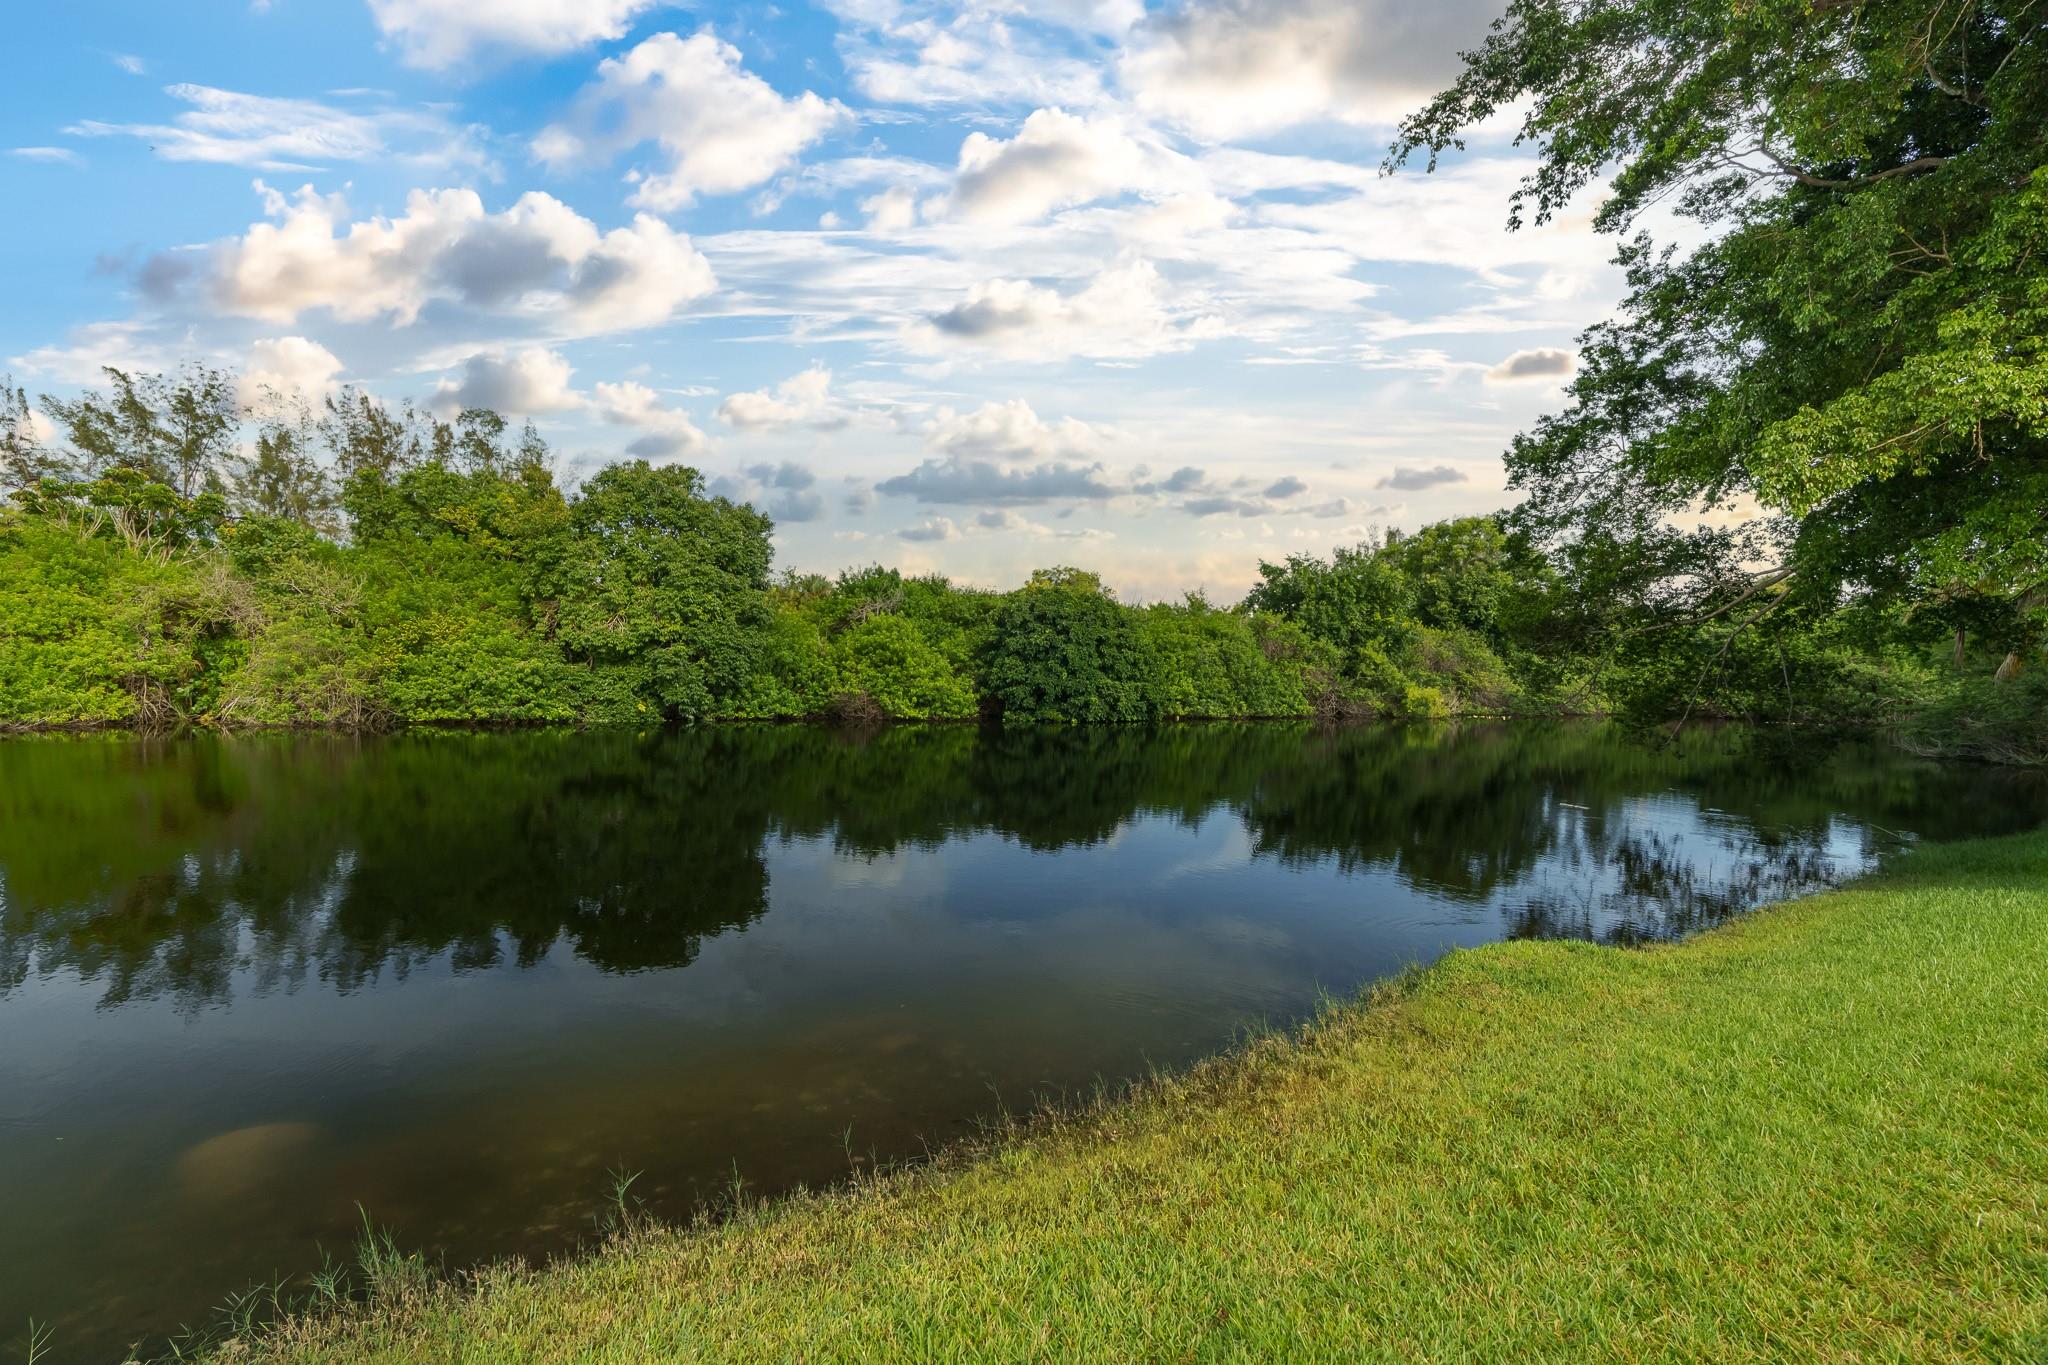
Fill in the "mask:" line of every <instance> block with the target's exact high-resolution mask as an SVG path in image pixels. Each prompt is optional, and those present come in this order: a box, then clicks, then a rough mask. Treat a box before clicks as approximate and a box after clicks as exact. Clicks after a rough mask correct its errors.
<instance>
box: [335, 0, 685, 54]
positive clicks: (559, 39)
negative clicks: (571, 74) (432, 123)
mask: <svg viewBox="0 0 2048 1365" xmlns="http://www.w3.org/2000/svg"><path fill="white" fill-rule="evenodd" d="M654 3H655V0H370V17H371V18H373V19H375V20H376V22H377V28H378V30H379V31H380V32H382V33H383V34H384V36H385V37H387V38H390V39H391V40H392V41H394V42H396V43H397V44H398V48H399V51H400V52H401V53H402V54H403V55H404V57H405V60H406V61H407V62H409V63H410V64H412V65H414V66H425V67H446V66H453V65H454V64H456V63H457V62H460V61H461V60H463V59H464V58H465V57H468V56H469V55H470V54H471V53H473V52H475V51H478V50H479V49H489V48H504V49H511V50H517V51H522V52H533V53H539V54H541V55H552V54H555V53H561V52H568V51H571V50H573V49H575V48H579V47H584V46H587V45H588V44H590V43H597V42H607V41H609V40H611V39H613V38H617V37H620V36H621V35H623V34H624V33H625V31H626V26H627V25H628V24H629V23H631V22H632V20H633V17H634V16H635V15H637V14H639V13H640V12H641V11H642V10H645V9H648V8H651V7H652V6H653V5H654Z"/></svg>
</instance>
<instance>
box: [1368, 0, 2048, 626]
mask: <svg viewBox="0 0 2048 1365" xmlns="http://www.w3.org/2000/svg"><path fill="white" fill-rule="evenodd" d="M2036 8H2037V7H2036V6H2035V5H2034V4H2033V3H2032V0H1961V3H1951V2H1950V0H1883V2H1882V3H1857V4H1838V3H1814V2H1813V0H1760V2H1759V3H1752V4H1744V5H1737V6H1721V7H1712V8H1709V9H1706V10H1702V9H1701V7H1699V6H1697V5H1692V4H1687V3H1683V0H1571V2H1570V3H1566V2H1565V0H1512V3H1510V4H1509V6H1508V8H1507V13H1506V16H1505V17H1504V18H1503V20H1502V21H1501V22H1500V24H1499V25H1497V26H1496V28H1495V31H1494V33H1493V34H1492V36H1491V37H1490V38H1489V39H1488V40H1487V42H1486V43H1485V44H1484V45H1483V46H1482V47H1480V48H1479V49H1478V50H1477V51H1475V52H1474V53H1472V54H1471V55H1470V57H1469V59H1468V64H1467V67H1466V69H1465V71H1464V73H1463V75H1462V76H1461V77H1460V78H1459V79H1458V81H1457V83H1456V84H1455V85H1454V86H1453V87H1452V88H1451V89H1450V90H1448V91H1446V92H1445V93H1444V94H1442V95H1441V96H1439V97H1438V98H1437V99H1436V100H1435V101H1434V102H1433V103H1431V104H1430V105H1429V107H1428V108H1426V109H1425V110H1423V111H1422V112H1420V113H1419V114H1417V115H1416V116H1414V117H1413V118H1411V119H1410V120H1409V121H1408V122H1407V123H1406V125H1405V126H1404V128H1403V130H1402V133H1401V136H1400V138H1399V140H1398V141H1397V142H1396V144H1395V147H1394V150H1393V155H1392V158H1391V160H1392V162H1394V163H1399V162H1400V161H1402V160H1404V159H1406V158H1407V157H1408V156H1410V155H1411V154H1413V153H1415V152H1417V151H1426V152H1427V153H1428V155H1429V158H1430V160H1431V163H1432V164H1434V162H1435V159H1436V157H1437V155H1438V154H1439V153H1441V152H1443V151H1445V150H1447V149H1449V148H1451V147H1454V146H1455V145H1457V143H1458V139H1459V136H1460V134H1461V131H1462V130H1463V129H1465V128H1469V127H1471V126H1473V125H1474V124H1476V123H1478V122H1479V121H1481V120H1483V119H1486V118H1488V117H1491V116H1493V115H1495V114H1497V113H1499V112H1502V111H1505V110H1508V109H1510V108H1513V109H1516V110H1517V111H1518V113H1519V115H1520V117H1521V121H1522V137H1523V138H1524V140H1526V141H1529V142H1532V143H1534V144H1536V146H1537V148H1538V152H1539V160H1538V166H1537V169H1536V171H1535V172H1534V173H1533V174H1532V175H1531V176H1530V177H1529V179H1528V180H1527V181H1526V182H1525V183H1524V185H1523V188H1522V190H1521V192H1520V193H1519V194H1518V195H1517V196H1516V199H1515V203H1514V206H1513V209H1512V212H1511V221H1514V222H1517V223H1519V221H1520V220H1521V216H1522V214H1523V213H1524V211H1525V210H1528V209H1533V212H1534V216H1535V218H1536V220H1537V221H1539V222H1540V221H1542V220H1543V219H1544V218H1547V217H1549V216H1551V215H1553V214H1554V213H1556V212H1558V211H1559V210H1561V209H1562V208H1563V207H1564V206H1565V204H1566V203H1567V202H1568V201H1569V200H1570V199H1571V198H1572V196H1573V195H1574V194H1575V193H1577V192H1578V191H1579V190H1580V189H1582V188H1583V187H1584V186H1585V185H1586V184H1587V183H1588V182H1589V181H1591V180H1592V179H1593V178H1594V177H1596V176H1598V175H1602V174H1606V173H1608V172H1609V171H1610V170H1611V171H1613V173H1614V180H1613V186H1612V192H1611V194H1610V195H1609V196H1608V197H1607V198H1606V199H1605V201H1604V202H1603V203H1602V205H1601V206H1600V208H1599V211H1598V215H1597V222H1598V223H1599V224H1600V225H1601V226H1602V227H1604V228H1606V229H1608V230H1611V231H1622V230H1624V229H1626V228H1627V227H1628V226H1629V225H1630V224H1631V223H1633V222H1635V221H1636V220H1637V219H1638V218H1639V216H1640V215H1641V214H1642V213H1643V212H1644V211H1645V210H1646V209H1648V208H1649V207H1650V206H1652V205H1653V204H1656V203H1658V202H1660V201H1665V202H1671V203H1673V204H1675V205H1676V207H1677V208H1678V209H1679V211H1680V212H1681V213H1684V214H1687V215H1690V216H1692V217H1694V218H1696V219H1699V220H1700V221H1701V222H1702V223H1704V224H1706V225H1707V226H1708V228H1709V230H1710V235H1709V237H1708V240H1707V241H1706V243H1705V244H1704V245H1702V246H1700V247H1698V248H1697V249H1695V250H1693V251H1691V252H1690V253H1678V252H1675V251H1663V252H1660V251H1658V250H1657V249H1655V247H1654V246H1653V245H1652V244H1651V243H1650V241H1649V240H1648V238H1647V237H1646V236H1640V235H1639V236H1636V237H1634V238H1631V239H1630V240H1628V241H1627V242H1625V243H1624V245H1623V246H1622V248H1621V251H1620V256H1619V260H1620V262H1621V263H1622V264H1623V265H1624V266H1625V267H1626V269H1627V271H1628V275H1629V280H1630V293H1629V296H1628V298H1627V300H1626V303H1625V305H1624V308H1623V312H1622V315H1621V316H1620V317H1619V318H1617V319H1615V320H1613V321H1610V322H1607V323H1603V324H1601V325H1599V326H1597V327H1594V328H1593V329H1591V330H1590V331H1589V332H1588V333H1587V334H1586V335H1585V337H1584V338H1583V343H1582V351H1581V359H1582V362H1583V363H1582V369H1581V372H1580V374H1579V376H1578V377H1577V378H1576V380H1574V382H1573V383H1572V386H1571V389H1570V396H1571V402H1570V406H1569V407H1568V408H1567V409H1566V410H1565V411H1564V412H1563V413H1561V414H1559V415H1557V416H1555V417H1552V418H1548V419H1546V420H1544V421H1543V422H1541V423H1539V424H1538V425H1537V427H1536V428H1535V430H1534V431H1533V432H1531V433H1529V434H1528V435H1526V436H1525V437H1523V438H1521V439H1520V440H1518V441H1517V442H1516V443H1515V446H1514V448H1513V449H1512V450H1511V451H1510V453H1509V457H1508V464H1509V470H1510V473H1511V477H1512V481H1513V483H1514V485H1515V486H1516V487H1519V488H1523V489H1526V490H1527V491H1528V493H1529V500H1528V502H1527V503H1526V504H1525V506H1524V508H1523V509H1522V510H1521V511H1520V512H1519V513H1518V521H1519V522H1520V523H1521V524H1522V525H1524V526H1526V527H1527V528H1528V529H1529V530H1530V531H1531V533H1532V534H1534V535H1535V536H1537V537H1538V538H1540V539H1541V540H1543V541H1544V542H1545V543H1546V544H1548V545H1550V546H1552V547H1553V548H1557V549H1558V550H1559V551H1560V553H1562V554H1567V555H1571V554H1574V553H1576V554H1577V558H1578V564H1577V567H1578V570H1579V573H1580V581H1579V583H1578V590H1579V591H1580V592H1581V593H1582V594H1583V595H1585V596H1586V597H1589V598H1592V599H1595V600H1598V601H1600V602H1602V603H1604V604H1605V612H1606V614H1607V615H1608V616H1609V617H1610V619H1620V620H1622V621H1624V622H1626V623H1627V626H1628V628H1630V629H1658V630H1663V631H1670V632H1673V635H1672V637H1671V638H1678V637H1679V636H1682V635H1685V634H1694V635H1698V636H1700V637H1701V638H1702V640H1703V642H1704V643H1705V645H1706V647H1707V648H1709V649H1721V648H1724V647H1728V642H1729V640H1730V638H1731V637H1733V636H1735V635H1738V634H1747V633H1755V632H1757V631H1759V630H1771V631H1776V632H1778V633H1779V634H1780V636H1781V637H1782V636H1789V635H1797V634H1799V633H1800V632H1801V631H1802V630H1804V629H1810V628H1811V627H1812V625H1813V624H1814V621H1815V619H1816V618H1817V617H1820V616H1825V615H1827V614H1830V613H1833V612H1835V611H1837V610H1843V609H1847V610H1852V611H1865V612H1870V613H1874V614H1878V615H1885V614H1888V613H1891V614H1896V613H1901V612H1903V613H1908V614H1910V615H1912V616H1914V617H1915V618H1917V619H1918V620H1920V621H1922V622H1940V621H1942V620H1944V619H1947V620H1949V621H1950V622H1951V623H1952V626H1953V628H1964V622H1965V618H1982V617H1984V616H1986V615H1987V614H1988V615H1990V616H1993V617H1995V618H1999V619H2000V625H2001V628H2002V629H2003V630H2005V631H2006V633H2007V634H2008V635H2026V636H2030V637H2031V642H2033V643H2037V642H2038V638H2039V633H2040V629H2041V627H2042V624H2043V616H2044V613H2048V592H2044V591H2043V589H2044V586H2048V342H2044V338H2048V28H2044V26H2043V25H2042V23H2041V18H2040V16H2039V15H2038V13H2036V12H2035V11H2036ZM1752 502H1754V503H1755V504H1760V506H1761V507H1762V509H1763V510H1764V512H1765V513H1766V514H1768V515H1767V516H1766V518H1765V519H1763V520H1760V521H1756V522H1754V523H1752V524H1751V525H1750V526H1748V527H1747V528H1746V529H1744V530H1743V531H1741V532H1731V531H1728V530H1716V529H1712V528H1710V527H1707V526H1701V527H1699V528H1698V529H1696V530H1693V531H1690V532H1680V531H1678V530H1675V529H1674V527H1675V526H1677V525H1680V524H1683V523H1685V522H1688V521H1692V520H1696V519H1697V517H1698V514H1699V513H1700V512H1702V511H1703V510H1709V509H1720V510H1723V511H1730V510H1733V511H1737V512H1739V511H1741V510H1742V509H1743V508H1745V507H1746V506H1749V505H1750V504H1751V503H1752ZM1802 610H1804V611H1805V612H1806V613H1808V619H1807V621H1806V622H1805V623H1803V624H1802V623H1799V622H1791V623H1786V622H1784V621H1783V619H1782V618H1784V617H1785V616H1787V615H1796V614H1798V613H1799V612H1800V611H1802ZM1630 618H1634V619H1630ZM1740 647H1741V646H1735V648H1740ZM2012 647H2014V648H2018V647H2019V646H2018V645H2017V644H2015V645H2014V646H2012ZM1673 652H1674V653H1683V652H1684V651H1683V650H1677V651H1673Z"/></svg>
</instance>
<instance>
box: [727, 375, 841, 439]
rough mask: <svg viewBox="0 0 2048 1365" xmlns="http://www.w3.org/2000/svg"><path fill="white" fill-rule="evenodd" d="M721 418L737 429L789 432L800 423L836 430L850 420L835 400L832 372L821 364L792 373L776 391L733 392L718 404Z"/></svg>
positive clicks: (816, 427) (775, 388)
mask: <svg viewBox="0 0 2048 1365" xmlns="http://www.w3.org/2000/svg"><path fill="white" fill-rule="evenodd" d="M718 417H719V420H720V421H722V422H724V423H725V424H726V425H727V426H729V427H732V428H733V429H735V430H737V431H786V430H788V429H789V428H791V427H797V426H806V427H810V428H812V429H813V430H817V431H834V430H837V429H838V428H840V427H843V426H845V425H846V423H847V420H848V419H847V416H846V414H845V413H844V412H843V411H841V410H840V409H839V408H838V407H836V406H835V405H834V403H833V402H832V372H831V371H830V370H827V369H823V368H819V367H813V368H811V369H808V370H805V371H804V372H803V373H802V374H799V375H792V376H791V377H790V378H788V379H785V380H783V381H782V382H781V383H780V384H777V385H776V386H775V387H774V389H772V390H769V389H759V390H755V391H753V392H748V393H735V394H730V395H728V396H727V398H726V400H725V401H724V402H723V403H720V404H719V405H718Z"/></svg>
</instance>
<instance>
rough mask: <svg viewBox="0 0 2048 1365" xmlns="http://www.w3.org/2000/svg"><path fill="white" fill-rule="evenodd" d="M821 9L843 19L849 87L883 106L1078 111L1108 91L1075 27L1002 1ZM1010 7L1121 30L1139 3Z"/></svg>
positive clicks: (870, 3) (831, 1)
mask: <svg viewBox="0 0 2048 1365" xmlns="http://www.w3.org/2000/svg"><path fill="white" fill-rule="evenodd" d="M827 7H828V8H829V9H831V10H832V11H833V12H834V13H835V14H836V15H837V16H838V18H839V35H838V44H839V51H840V56H841V58H842V59H843V60H844V62H845V64H846V69H847V71H848V73H849V74H851V75H852V77H853V81H854V85H855V87H856V88H857V89H859V91H860V92H861V93H862V94H863V95H865V96H867V97H868V98H869V99H871V100H875V101H877V102H879V103H882V104H909V105H918V106H932V105H969V106H974V107H978V108H986V107H989V106H991V105H1016V104H1028V105H1054V104H1056V105H1062V106H1065V107H1067V108H1081V107H1092V106H1094V105H1096V104H1098V103H1101V102H1102V100H1103V98H1104V95H1103V88H1102V76H1101V73H1100V71H1099V70H1098V68H1097V66H1096V64H1095V63H1094V62H1093V61H1091V60H1089V59H1088V58H1086V57H1084V56H1081V55H1078V54H1076V53H1075V52H1074V51H1073V50H1072V43H1071V39H1072V35H1071V34H1058V35H1047V34H1043V33H1040V32H1038V31H1037V27H1036V26H1035V25H1030V24H1027V25H1023V26H1020V25H1018V24H1016V23H1013V22H1012V18H1013V16H1012V15H1010V14H1005V13H1003V12H1002V11H1003V10H1004V9H1005V8H1006V7H1005V6H1003V5H1000V4H994V5H992V4H982V3H975V4H971V5H969V6H966V7H964V8H963V7H959V6H953V5H949V4H945V3H933V2H932V0H909V3H897V0H881V3H874V0H827ZM1009 8H1014V10H1015V11H1017V13H1018V15H1021V16H1026V17H1030V18H1038V17H1040V16H1041V15H1045V16H1046V17H1057V16H1056V15H1052V14H1047V11H1048V10H1053V11H1058V10H1064V11H1067V16H1066V17H1067V18H1068V19H1069V20H1070V21H1071V20H1072V19H1074V18H1079V17H1081V16H1082V15H1083V14H1084V13H1086V12H1088V11H1094V12H1095V13H1097V14H1099V15H1100V16H1101V17H1102V19H1103V20H1104V21H1106V22H1105V23H1104V29H1105V31H1121V29H1123V28H1128V27H1129V25H1130V21H1131V20H1133V19H1134V18H1135V17H1136V14H1135V11H1136V10H1137V9H1138V5H1137V4H1136V0H1112V2H1111V3H1106V4H1102V5H1086V4H1082V5H1075V4H1071V3H1069V4H1064V5H1053V6H1047V5H1044V4H1035V5H1029V6H1027V5H1024V4H1018V5H1015V6H1013V7H1009Z"/></svg>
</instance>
